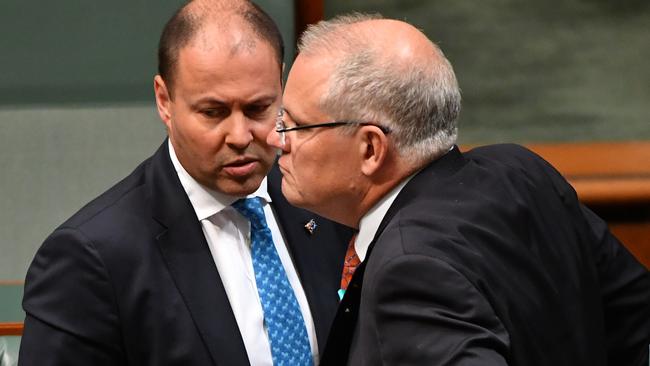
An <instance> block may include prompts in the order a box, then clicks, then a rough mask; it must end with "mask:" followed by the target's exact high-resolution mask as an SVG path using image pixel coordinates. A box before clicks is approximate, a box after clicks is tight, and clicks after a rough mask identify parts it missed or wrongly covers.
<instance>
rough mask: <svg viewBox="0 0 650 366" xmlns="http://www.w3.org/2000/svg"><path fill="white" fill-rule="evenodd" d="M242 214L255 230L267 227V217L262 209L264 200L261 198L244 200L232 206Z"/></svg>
mask: <svg viewBox="0 0 650 366" xmlns="http://www.w3.org/2000/svg"><path fill="white" fill-rule="evenodd" d="M232 207H234V208H235V209H236V210H237V211H238V212H239V213H240V214H242V215H243V216H244V217H246V218H247V219H248V221H250V222H251V227H252V228H253V229H259V228H262V227H265V226H266V216H264V209H263V208H262V199H261V198H259V197H251V198H242V199H239V200H237V201H235V203H233V204H232Z"/></svg>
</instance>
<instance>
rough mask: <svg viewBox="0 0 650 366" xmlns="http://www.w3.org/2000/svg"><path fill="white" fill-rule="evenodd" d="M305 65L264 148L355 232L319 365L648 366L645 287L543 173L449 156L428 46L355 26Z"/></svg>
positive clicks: (419, 38) (292, 80) (319, 32)
mask: <svg viewBox="0 0 650 366" xmlns="http://www.w3.org/2000/svg"><path fill="white" fill-rule="evenodd" d="M299 50H300V53H299V55H298V57H297V59H296V61H295V63H294V64H293V67H292V70H291V72H290V74H289V78H288V81H287V85H286V89H285V93H284V96H283V104H284V112H283V115H282V116H281V117H280V118H278V121H277V123H276V124H277V126H276V131H272V132H271V133H270V134H269V135H268V138H267V141H268V142H269V143H270V144H272V145H275V146H276V147H277V148H279V149H281V151H282V156H281V157H280V159H279V166H280V169H281V171H282V174H283V180H282V192H283V193H284V195H285V196H286V197H287V199H288V200H289V201H290V202H291V203H293V204H295V205H298V206H300V207H303V208H307V209H309V210H312V211H314V212H317V213H319V214H321V215H323V216H325V217H327V218H330V219H332V220H334V221H338V222H340V223H343V224H346V225H348V226H351V227H354V228H358V233H357V235H356V240H355V242H354V243H353V244H352V245H350V247H349V249H348V253H347V255H346V260H345V264H344V266H345V272H346V273H347V274H350V273H352V278H351V280H350V281H349V282H347V281H342V284H341V289H340V291H339V294H340V296H341V297H342V300H341V304H340V306H339V310H338V314H337V316H336V318H335V321H334V325H333V328H332V330H331V332H330V337H329V340H328V342H327V346H326V350H325V354H324V355H323V359H322V363H321V365H336V366H338V365H345V364H349V365H355V366H358V365H368V366H371V365H401V366H404V365H413V366H415V365H418V366H419V365H443V364H444V365H481V366H491V365H525V366H531V365H539V366H542V365H634V366H646V365H647V364H648V342H649V341H650V275H649V274H648V271H647V270H646V269H645V268H644V267H643V266H642V265H641V264H639V263H638V262H637V261H636V260H635V258H634V257H633V256H632V255H631V254H630V253H629V252H628V251H627V250H626V249H625V248H624V247H623V246H622V245H621V243H620V242H618V240H617V239H616V238H614V237H613V236H612V235H611V233H610V232H609V231H608V229H607V226H606V224H605V223H604V222H603V221H602V220H601V219H600V218H598V217H597V216H596V215H595V214H593V213H592V212H591V211H589V210H588V209H587V208H586V207H584V206H583V205H581V204H580V202H579V201H578V199H577V197H576V194H575V192H574V191H573V189H572V188H571V186H570V185H569V184H568V183H567V182H566V181H565V180H564V179H563V178H562V176H561V175H560V174H559V173H558V172H557V171H556V170H554V169H553V168H552V167H551V166H550V165H549V164H548V163H546V162H545V161H543V160H542V159H541V158H540V157H538V156H536V155H534V154H533V153H532V152H530V151H528V150H526V149H525V148H523V147H520V146H516V145H494V146H485V147H481V148H476V149H474V150H471V151H469V152H466V153H461V152H460V151H459V149H458V147H457V146H456V145H455V143H456V137H457V118H458V114H459V111H460V102H461V97H460V92H459V88H458V84H457V81H456V78H455V75H454V72H453V69H452V67H451V65H450V63H449V61H448V60H447V59H446V58H445V57H444V55H443V54H442V52H441V51H440V50H439V48H438V47H437V46H436V45H434V44H433V43H432V42H431V41H429V40H428V39H427V38H426V37H425V36H424V35H423V34H422V33H421V32H419V31H418V30H417V29H415V28H414V27H412V26H410V25H408V24H406V23H404V22H399V21H394V20H386V19H378V18H375V17H368V16H363V15H355V16H342V17H339V18H335V19H333V20H331V21H326V22H321V23H319V24H318V25H316V26H315V27H312V28H310V29H309V30H308V31H307V32H306V33H305V34H304V35H303V36H302V39H301V42H300V46H299Z"/></svg>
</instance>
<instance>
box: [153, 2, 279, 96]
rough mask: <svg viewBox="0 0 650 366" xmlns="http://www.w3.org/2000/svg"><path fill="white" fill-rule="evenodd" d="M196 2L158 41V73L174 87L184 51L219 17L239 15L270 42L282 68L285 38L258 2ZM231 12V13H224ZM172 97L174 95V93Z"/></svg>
mask: <svg viewBox="0 0 650 366" xmlns="http://www.w3.org/2000/svg"><path fill="white" fill-rule="evenodd" d="M195 2H196V1H189V2H187V3H186V4H185V5H184V6H183V7H181V8H180V9H178V10H177V11H176V13H174V15H173V16H172V17H171V18H170V19H169V21H167V23H166V24H165V27H164V28H163V31H162V34H161V36H160V41H159V43H158V74H159V75H160V76H161V77H162V78H163V80H165V83H166V85H167V88H168V90H169V92H170V94H171V93H172V91H171V89H172V86H173V82H174V77H175V73H176V66H177V64H178V55H179V52H180V50H181V49H182V48H183V47H185V46H187V45H188V44H189V43H190V42H191V41H192V40H193V39H194V37H195V36H196V34H197V33H198V32H199V31H200V30H201V28H202V27H203V25H204V24H205V23H206V22H207V21H210V20H211V19H215V17H216V18H217V19H218V18H219V16H224V17H225V16H232V15H235V16H237V17H239V18H241V19H242V20H243V21H244V23H245V24H247V25H248V26H249V27H250V29H251V31H252V33H253V34H254V35H255V37H256V38H257V39H259V40H262V41H264V42H267V43H268V44H269V45H270V46H271V48H272V49H273V50H274V52H275V55H276V59H277V62H278V65H279V67H280V70H282V63H283V60H284V41H283V40H282V34H281V33H280V30H279V29H278V26H277V25H276V24H275V22H274V21H273V19H272V18H271V17H270V16H269V15H268V14H267V13H266V12H265V11H264V10H262V8H260V7H259V6H258V5H257V4H255V3H253V2H251V1H247V0H241V1H219V0H216V1H207V2H206V1H203V2H204V3H206V4H205V6H202V7H199V9H195V8H193V7H192V5H193V3H195ZM225 11H227V12H228V13H229V14H227V15H224V14H220V13H223V12H225ZM170 97H171V95H170Z"/></svg>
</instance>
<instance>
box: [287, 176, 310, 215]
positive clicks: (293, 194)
mask: <svg viewBox="0 0 650 366" xmlns="http://www.w3.org/2000/svg"><path fill="white" fill-rule="evenodd" d="M282 195H283V196H284V198H286V199H287V201H289V203H290V204H292V205H293V206H296V207H300V208H307V207H305V206H306V202H305V200H304V199H303V197H302V195H300V194H299V193H298V191H297V190H296V189H294V188H293V187H292V186H291V185H290V184H289V183H287V180H286V178H282Z"/></svg>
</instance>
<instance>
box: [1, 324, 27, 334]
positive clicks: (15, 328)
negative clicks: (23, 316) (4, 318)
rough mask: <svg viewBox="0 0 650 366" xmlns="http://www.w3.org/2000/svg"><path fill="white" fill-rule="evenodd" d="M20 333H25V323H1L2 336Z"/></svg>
mask: <svg viewBox="0 0 650 366" xmlns="http://www.w3.org/2000/svg"><path fill="white" fill-rule="evenodd" d="M20 335H23V323H0V337H1V336H20Z"/></svg>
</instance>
